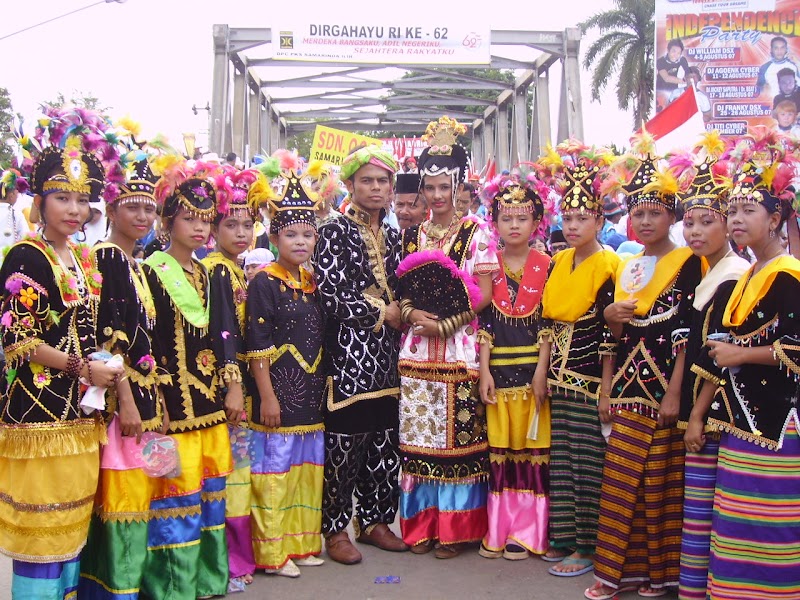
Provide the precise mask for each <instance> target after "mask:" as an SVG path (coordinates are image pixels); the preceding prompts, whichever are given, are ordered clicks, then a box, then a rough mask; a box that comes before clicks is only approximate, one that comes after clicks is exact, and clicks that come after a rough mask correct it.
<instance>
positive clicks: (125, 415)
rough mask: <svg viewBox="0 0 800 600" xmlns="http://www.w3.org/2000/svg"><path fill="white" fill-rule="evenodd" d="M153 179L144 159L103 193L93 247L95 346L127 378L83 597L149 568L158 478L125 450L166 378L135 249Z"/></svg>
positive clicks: (133, 588) (153, 419) (121, 585)
mask: <svg viewBox="0 0 800 600" xmlns="http://www.w3.org/2000/svg"><path fill="white" fill-rule="evenodd" d="M110 175H113V174H110ZM155 180H156V177H155V176H154V175H153V173H152V171H151V170H150V167H149V165H148V163H147V160H146V159H145V158H142V159H141V160H140V161H138V162H136V163H135V164H133V165H131V167H130V170H129V171H128V172H127V173H126V174H125V179H124V180H123V181H121V182H120V183H119V184H118V189H119V195H118V196H116V197H113V196H110V197H109V196H107V197H106V201H107V204H108V207H107V210H106V212H107V214H108V218H109V222H110V224H111V227H110V231H109V235H108V240H107V241H106V242H102V243H100V244H98V245H96V246H94V247H93V248H92V258H93V260H94V264H95V265H96V268H97V270H98V271H99V272H100V274H101V275H102V276H103V287H102V290H101V293H100V306H99V314H98V321H97V341H98V345H99V346H100V347H101V348H103V349H104V350H106V351H108V352H110V353H112V354H120V355H122V356H123V357H124V359H125V378H124V379H121V380H120V382H119V383H118V384H117V387H116V390H110V393H109V394H108V395H107V403H108V406H107V410H108V413H109V415H111V417H112V420H111V423H110V424H109V444H108V445H106V446H104V447H103V451H102V454H101V462H100V466H101V470H100V484H99V489H98V494H97V499H96V500H95V514H94V515H93V517H92V524H91V528H90V531H89V541H88V544H87V549H86V551H85V552H84V553H83V556H82V558H81V583H80V588H79V590H78V593H79V595H80V597H81V598H116V597H120V596H127V595H128V594H131V593H136V592H138V591H139V588H140V585H141V580H142V576H143V574H144V566H145V557H146V554H147V530H148V527H149V523H150V518H149V515H150V512H149V511H150V501H151V499H152V495H153V492H154V489H155V488H154V481H153V480H152V479H151V478H150V477H148V476H147V475H146V474H145V472H144V471H143V470H142V469H141V468H136V467H135V466H133V465H130V466H129V465H128V464H125V461H124V453H125V452H127V451H128V447H130V446H131V445H132V444H133V443H134V441H135V442H139V441H140V439H141V436H142V433H143V432H146V431H155V430H159V429H160V428H161V425H162V406H161V401H160V400H159V398H158V384H159V382H161V381H162V377H161V376H160V375H159V374H158V368H157V365H156V362H155V359H154V357H153V355H152V347H151V335H152V332H153V325H154V324H155V319H156V314H155V305H154V303H153V296H152V294H151V293H150V287H149V286H148V284H147V280H146V279H145V277H144V274H143V273H142V271H141V267H140V266H139V265H138V263H137V262H136V261H135V260H134V259H133V256H132V254H133V249H134V246H135V244H136V241H137V240H138V239H139V238H140V237H141V236H142V235H144V234H145V233H147V232H148V231H149V230H150V228H151V227H152V225H153V221H154V220H155V218H156V201H155V196H154V191H155ZM115 413H116V414H115ZM123 436H125V437H126V438H132V439H129V440H127V441H126V440H124V439H123ZM120 459H122V460H120ZM123 466H124V467H125V468H123Z"/></svg>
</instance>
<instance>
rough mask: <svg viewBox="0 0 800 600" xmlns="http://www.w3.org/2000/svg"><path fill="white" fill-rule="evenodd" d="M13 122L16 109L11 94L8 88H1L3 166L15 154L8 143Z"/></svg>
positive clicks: (0, 117)
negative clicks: (12, 103) (13, 107)
mask: <svg viewBox="0 0 800 600" xmlns="http://www.w3.org/2000/svg"><path fill="white" fill-rule="evenodd" d="M13 122H14V111H13V109H12V108H11V94H9V93H8V90H7V89H6V88H0V164H2V165H3V166H5V165H8V164H9V163H10V162H11V157H12V156H13V153H12V150H11V146H10V145H9V143H8V139H9V138H10V137H11V128H12V125H13Z"/></svg>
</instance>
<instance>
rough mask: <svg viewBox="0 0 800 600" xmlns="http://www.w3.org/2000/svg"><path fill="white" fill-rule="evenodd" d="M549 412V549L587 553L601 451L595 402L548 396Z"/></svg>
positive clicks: (557, 394)
mask: <svg viewBox="0 0 800 600" xmlns="http://www.w3.org/2000/svg"><path fill="white" fill-rule="evenodd" d="M550 411H551V412H550V431H551V436H552V439H551V442H550V545H551V546H552V547H553V548H560V549H572V548H574V549H576V550H577V551H578V552H580V553H581V554H592V553H594V548H595V544H596V543H597V519H598V514H599V512H600V481H601V479H602V477H603V459H604V457H605V452H606V440H605V438H603V434H602V433H601V431H600V418H599V416H598V414H597V401H596V400H594V399H592V398H590V397H588V396H586V395H583V394H576V393H575V392H569V395H567V393H565V392H554V393H553V395H552V396H551V398H550Z"/></svg>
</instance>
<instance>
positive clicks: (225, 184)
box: [213, 165, 261, 223]
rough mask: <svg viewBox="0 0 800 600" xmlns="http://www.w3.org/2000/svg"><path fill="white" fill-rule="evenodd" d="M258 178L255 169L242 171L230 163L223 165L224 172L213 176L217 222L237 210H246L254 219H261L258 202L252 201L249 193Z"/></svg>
mask: <svg viewBox="0 0 800 600" xmlns="http://www.w3.org/2000/svg"><path fill="white" fill-rule="evenodd" d="M257 179H258V171H256V170H255V169H245V170H243V171H240V170H238V169H236V168H234V167H232V166H230V165H225V166H223V167H222V173H219V174H217V175H216V176H215V177H214V178H213V181H214V187H215V188H216V190H217V204H216V208H217V216H216V218H215V219H214V221H215V222H216V223H219V222H220V221H222V219H224V218H225V217H226V216H228V215H230V214H231V213H232V212H233V211H236V210H246V211H248V212H249V213H250V216H251V217H252V218H253V220H254V221H256V220H259V218H260V217H261V213H260V212H259V211H258V203H257V202H256V201H255V200H253V201H251V198H250V194H249V192H250V187H251V186H252V185H253V184H254V183H255V182H256V180H257Z"/></svg>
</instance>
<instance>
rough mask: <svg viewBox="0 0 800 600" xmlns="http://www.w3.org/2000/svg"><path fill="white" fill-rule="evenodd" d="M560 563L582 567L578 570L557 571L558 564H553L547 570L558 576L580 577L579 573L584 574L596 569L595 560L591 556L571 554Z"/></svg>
mask: <svg viewBox="0 0 800 600" xmlns="http://www.w3.org/2000/svg"><path fill="white" fill-rule="evenodd" d="M558 564H559V565H580V566H581V568H580V569H578V570H577V571H557V570H556V567H557V566H558V565H553V566H552V567H550V568H549V569H547V572H548V573H550V575H555V576H556V577H578V576H579V575H583V574H584V573H588V572H589V571H592V570H594V561H593V560H592V559H591V558H572V557H571V556H568V557H566V558H565V559H564V560H562V561H561V562H560V563H558Z"/></svg>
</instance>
